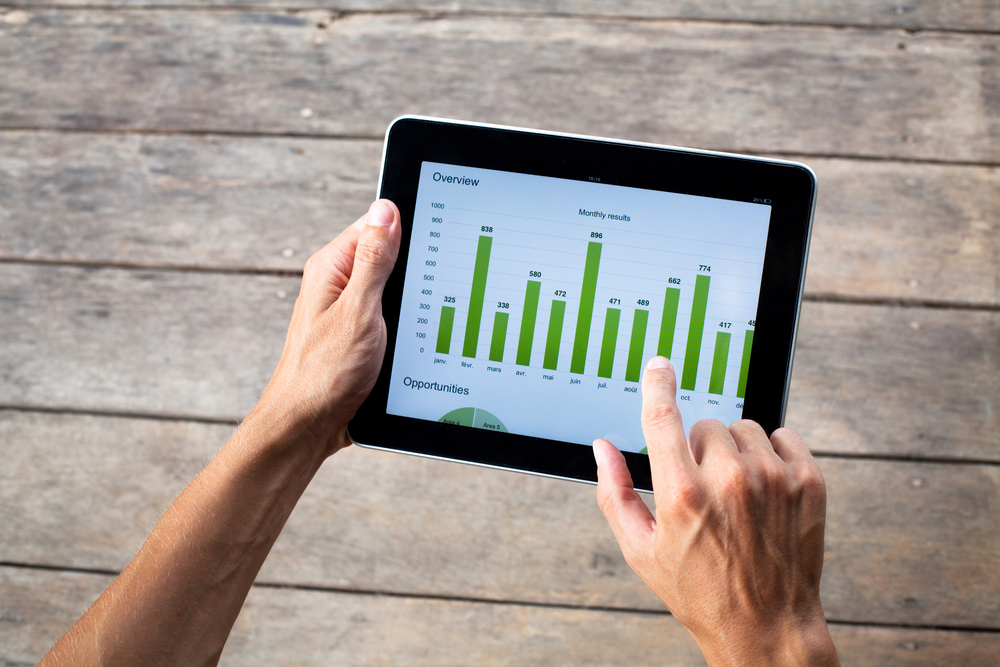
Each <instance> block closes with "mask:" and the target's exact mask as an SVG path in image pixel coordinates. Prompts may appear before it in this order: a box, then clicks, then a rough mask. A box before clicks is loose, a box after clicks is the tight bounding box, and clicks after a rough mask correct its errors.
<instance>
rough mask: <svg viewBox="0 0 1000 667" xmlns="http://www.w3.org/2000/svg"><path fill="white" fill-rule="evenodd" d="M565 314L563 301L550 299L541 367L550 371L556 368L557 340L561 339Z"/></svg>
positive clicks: (557, 357) (557, 355)
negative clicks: (550, 306)
mask: <svg viewBox="0 0 1000 667" xmlns="http://www.w3.org/2000/svg"><path fill="white" fill-rule="evenodd" d="M565 314H566V302H565V301H554V300H553V301H552V313H551V314H550V315H549V333H548V336H546V338H545V359H544V360H543V361H542V368H545V369H547V370H550V371H554V370H555V369H556V363H557V362H558V361H559V342H560V341H561V340H562V328H563V316H564V315H565Z"/></svg>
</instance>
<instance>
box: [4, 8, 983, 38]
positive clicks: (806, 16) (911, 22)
mask: <svg viewBox="0 0 1000 667" xmlns="http://www.w3.org/2000/svg"><path fill="white" fill-rule="evenodd" d="M6 4H7V5H8V6H11V7H24V8H31V6H32V5H33V4H36V3H33V2H32V0H7V1H6ZM60 4H61V5H63V6H68V7H72V6H81V7H87V6H92V5H93V3H92V2H91V0H65V1H64V2H61V3H60ZM102 6H104V7H107V6H121V7H159V6H168V7H178V6H191V7H198V8H200V7H205V6H215V7H231V8H258V7H273V8H286V7H292V8H297V9H300V8H315V9H330V10H333V11H352V12H358V11H360V12H365V11H380V12H384V11H400V10H402V11H407V10H419V11H430V12H471V13H477V12H486V13H488V12H504V13H524V14H528V15H531V14H565V15H570V16H572V15H581V14H582V15H587V16H608V17H631V18H643V19H650V18H655V19H695V20H707V21H713V20H717V21H751V22H765V23H770V22H776V23H820V24H835V25H865V26H878V27H893V28H910V29H925V30H926V29H950V30H973V31H982V32H986V31H993V32H995V31H998V30H1000V11H997V7H996V6H995V4H991V3H990V2H983V1H981V0H980V1H976V0H945V1H941V2H935V1H934V0H911V1H910V2H907V3H906V4H905V5H900V4H899V3H898V2H896V1H894V0H890V1H887V0H878V1H875V2H863V1H861V0H825V1H823V2H808V3H800V2H793V1H792V0H780V1H776V2H764V1H762V0H757V1H755V2H741V3H733V2H727V1H726V0H702V1H701V2H697V3H692V2H683V1H682V0H626V1H625V2H621V1H619V2H601V1H600V0H544V1H542V2H538V1H537V0H475V1H465V2H455V1H454V0H378V1H375V0H338V1H337V2H333V3H331V2H328V1H326V0H294V2H293V1H292V0H209V1H208V2H198V3H195V2H179V1H178V0H113V1H112V2H104V3H102Z"/></svg>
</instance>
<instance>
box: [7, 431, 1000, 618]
mask: <svg viewBox="0 0 1000 667" xmlns="http://www.w3.org/2000/svg"><path fill="white" fill-rule="evenodd" d="M229 430H230V429H229V428H227V427H225V426H217V425H205V424H191V423H183V422H171V421H160V420H137V419H124V418H109V417H91V416H73V415H53V414H39V413H30V412H9V411H0V442H3V443H5V444H4V446H3V458H4V461H5V466H4V468H3V470H2V471H0V482H2V483H0V516H3V517H4V524H5V527H4V530H3V531H0V561H6V562H20V563H29V564H35V565H48V566H55V567H77V568H89V569H100V570H115V569H120V568H121V567H123V566H124V565H125V563H127V562H128V560H129V559H130V558H131V556H132V555H133V554H134V552H135V551H136V550H137V548H138V546H139V544H140V543H141V541H142V540H143V539H144V537H145V535H146V533H147V531H148V530H149V529H150V528H151V527H152V525H153V524H154V523H155V520H156V517H157V515H158V514H159V513H160V512H161V511H162V510H163V509H164V508H165V507H166V505H167V504H168V503H169V502H170V501H171V500H172V499H173V497H174V496H175V495H176V494H177V493H179V492H180V491H181V490H182V489H183V487H184V485H185V484H186V482H187V480H189V479H191V478H192V477H193V476H194V475H195V474H196V473H197V471H198V470H199V469H200V468H201V467H202V466H203V465H204V464H205V463H206V462H207V461H208V460H209V458H210V457H211V456H212V454H213V453H214V452H215V451H216V449H217V448H218V446H219V445H220V444H221V443H222V442H224V440H225V439H226V437H227V435H228V433H229ZM820 465H821V467H822V469H823V472H824V475H825V477H826V480H827V485H828V488H829V509H828V522H829V523H828V531H827V549H826V565H825V570H824V578H823V601H824V607H825V609H826V612H827V614H828V616H829V617H830V618H833V619H837V620H845V621H855V622H862V623H864V622H879V623H890V624H891V623H903V624H920V625H933V626H953V627H962V626H971V627H978V628H984V627H993V628H996V627H1000V576H998V575H1000V549H998V548H997V547H998V545H1000V514H998V513H997V512H996V507H997V505H998V503H1000V467H997V466H995V465H982V464H928V463H901V462H886V461H866V460H841V459H825V458H821V459H820ZM95 508H99V509H97V510H96V511H95ZM260 579H261V580H262V581H268V582H274V583H278V584H296V585H302V586H323V587H334V588H342V589H349V590H368V591H381V592H395V593H406V594H426V595H445V596H456V597H464V598H481V599H487V600H513V601H522V602H539V603H556V604H566V605H574V606H576V605H585V606H596V607H617V608H633V609H647V610H658V609H660V608H661V605H660V603H659V602H658V601H657V600H656V599H655V598H654V597H653V596H652V595H651V594H650V593H649V592H648V591H647V590H646V588H645V586H644V585H643V584H642V582H641V581H640V580H639V579H638V578H637V577H636V576H635V575H634V574H633V573H632V571H631V570H630V569H629V568H628V566H627V564H626V563H625V561H624V559H623V558H622V556H621V553H620V551H619V549H618V547H617V545H616V543H615V541H614V537H613V535H612V534H611V531H610V529H608V527H607V525H606V523H605V521H604V518H603V517H602V515H601V513H600V511H599V509H598V508H597V504H596V502H595V499H594V488H593V487H592V486H589V485H583V484H574V483H569V482H562V481H557V480H549V479H541V478H537V477H531V476H528V475H519V474H514V473H501V472H497V471H492V470H484V469H480V468H474V467H471V466H463V465H458V464H452V463H444V462H440V461H432V460H428V459H420V458H414V457H406V456H399V455H394V454H386V453H381V452H375V451H371V450H363V449H360V448H352V449H349V450H346V451H344V452H341V453H339V454H337V455H336V456H335V457H334V458H333V459H332V460H330V461H328V462H327V464H326V465H325V466H324V467H323V469H322V470H321V471H320V473H319V475H317V477H316V479H315V480H314V481H313V484H312V485H311V486H310V488H309V490H308V491H307V492H306V495H305V496H304V497H303V499H302V501H301V503H300V504H299V506H298V508H297V509H296V510H295V512H294V513H293V515H292V517H291V519H290V520H289V522H288V525H287V526H286V528H285V531H284V532H283V534H282V536H281V538H280V539H279V540H278V543H277V544H276V545H275V548H274V551H273V553H272V555H271V557H270V558H269V560H268V561H267V562H266V564H265V566H264V569H263V570H262V572H261V576H260Z"/></svg>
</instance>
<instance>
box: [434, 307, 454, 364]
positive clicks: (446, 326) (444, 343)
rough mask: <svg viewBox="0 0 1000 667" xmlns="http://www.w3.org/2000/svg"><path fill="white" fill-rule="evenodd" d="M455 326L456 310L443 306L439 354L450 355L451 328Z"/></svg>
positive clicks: (439, 328) (439, 329) (438, 343)
mask: <svg viewBox="0 0 1000 667" xmlns="http://www.w3.org/2000/svg"><path fill="white" fill-rule="evenodd" d="M454 324H455V309H454V308H453V307H451V306H441V323H440V324H439V325H438V342H437V353H438V354H448V351H449V350H451V327H452V325H454Z"/></svg>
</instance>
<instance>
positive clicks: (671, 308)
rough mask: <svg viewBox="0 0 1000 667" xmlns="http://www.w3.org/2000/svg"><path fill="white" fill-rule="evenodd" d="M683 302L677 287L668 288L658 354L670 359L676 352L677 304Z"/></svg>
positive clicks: (657, 349)
mask: <svg viewBox="0 0 1000 667" xmlns="http://www.w3.org/2000/svg"><path fill="white" fill-rule="evenodd" d="M680 300H681V291H680V290H679V289H677V288H676V287H668V288H667V293H666V295H665V296H664V297H663V319H661V320H660V343H659V345H658V346H657V347H656V353H657V354H658V355H660V356H661V357H666V358H667V359H670V354H671V353H672V352H673V350H674V329H676V328H677V303H678V302H679V301H680Z"/></svg>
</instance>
